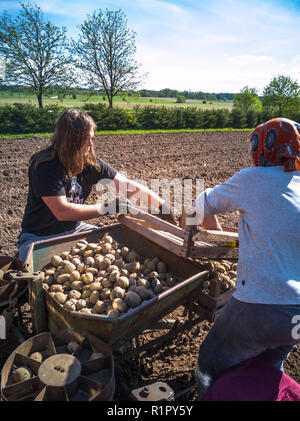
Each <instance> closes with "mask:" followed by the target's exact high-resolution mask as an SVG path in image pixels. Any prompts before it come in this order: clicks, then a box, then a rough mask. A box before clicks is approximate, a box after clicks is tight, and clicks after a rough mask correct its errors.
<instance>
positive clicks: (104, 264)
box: [99, 257, 111, 270]
mask: <svg viewBox="0 0 300 421" xmlns="http://www.w3.org/2000/svg"><path fill="white" fill-rule="evenodd" d="M110 265H111V261H110V260H109V259H107V258H106V257H105V258H104V259H103V260H102V262H101V263H100V265H99V268H100V269H102V270H106V269H107V268H108V267H109V266H110Z"/></svg>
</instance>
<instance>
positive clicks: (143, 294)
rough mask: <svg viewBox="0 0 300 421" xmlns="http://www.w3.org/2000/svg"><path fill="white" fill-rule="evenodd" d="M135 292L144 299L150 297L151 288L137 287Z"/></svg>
mask: <svg viewBox="0 0 300 421" xmlns="http://www.w3.org/2000/svg"><path fill="white" fill-rule="evenodd" d="M135 292H136V293H137V294H138V295H139V296H140V297H141V298H142V299H143V300H147V299H148V297H149V289H147V288H145V287H136V288H135Z"/></svg>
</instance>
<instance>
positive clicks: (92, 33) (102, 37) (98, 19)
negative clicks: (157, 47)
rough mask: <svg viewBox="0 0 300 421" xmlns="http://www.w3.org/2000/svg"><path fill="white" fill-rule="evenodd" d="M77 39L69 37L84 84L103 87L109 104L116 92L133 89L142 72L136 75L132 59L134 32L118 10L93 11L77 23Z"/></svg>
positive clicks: (137, 68)
mask: <svg viewBox="0 0 300 421" xmlns="http://www.w3.org/2000/svg"><path fill="white" fill-rule="evenodd" d="M80 29H81V34H80V35H79V39H78V41H77V42H76V41H74V40H72V49H71V51H72V54H73V55H74V57H76V66H77V67H78V69H80V70H81V71H82V73H83V74H84V78H85V81H86V84H87V85H89V86H94V87H95V88H96V89H100V90H104V91H105V93H106V95H107V98H108V102H109V106H110V107H112V105H113V98H114V96H115V95H117V94H118V93H119V92H124V91H129V90H134V89H136V87H137V86H138V85H139V83H140V82H141V81H142V80H143V78H144V77H145V75H143V76H140V77H138V70H139V67H140V65H139V64H138V63H137V62H136V61H135V59H134V55H135V52H136V46H135V37H136V33H135V32H134V31H131V30H129V29H128V28H127V19H126V16H125V14H124V13H123V12H122V11H121V10H117V11H109V10H107V9H106V10H105V11H102V10H101V9H100V10H98V11H95V12H94V13H93V15H92V16H91V15H88V16H87V19H86V20H85V21H84V23H83V24H82V25H80Z"/></svg>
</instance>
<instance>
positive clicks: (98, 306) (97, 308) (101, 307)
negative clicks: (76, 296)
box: [93, 300, 106, 314]
mask: <svg viewBox="0 0 300 421" xmlns="http://www.w3.org/2000/svg"><path fill="white" fill-rule="evenodd" d="M93 309H94V311H95V312H96V313H98V314H101V313H104V311H105V310H106V304H105V303H104V302H103V301H100V300H98V301H97V302H96V304H95V305H94V307H93Z"/></svg>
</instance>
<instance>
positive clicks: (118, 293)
mask: <svg viewBox="0 0 300 421" xmlns="http://www.w3.org/2000/svg"><path fill="white" fill-rule="evenodd" d="M124 296H125V290H124V289H123V288H121V287H115V288H114V289H112V290H111V292H110V294H109V298H110V299H111V301H113V300H114V299H116V298H123V297H124Z"/></svg>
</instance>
